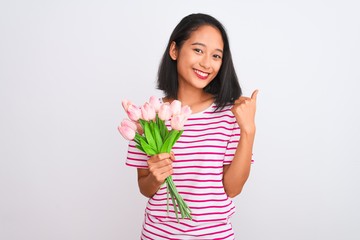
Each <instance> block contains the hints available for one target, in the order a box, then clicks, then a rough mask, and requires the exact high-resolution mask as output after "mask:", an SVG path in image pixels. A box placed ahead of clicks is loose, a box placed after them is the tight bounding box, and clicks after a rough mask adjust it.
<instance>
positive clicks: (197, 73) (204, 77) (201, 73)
mask: <svg viewBox="0 0 360 240" xmlns="http://www.w3.org/2000/svg"><path fill="white" fill-rule="evenodd" d="M194 72H195V74H196V76H198V78H200V79H206V78H207V77H208V76H209V73H206V72H202V71H199V70H197V69H194Z"/></svg>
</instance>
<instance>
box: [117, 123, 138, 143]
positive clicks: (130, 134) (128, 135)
mask: <svg viewBox="0 0 360 240" xmlns="http://www.w3.org/2000/svg"><path fill="white" fill-rule="evenodd" d="M118 130H119V132H120V134H121V135H122V136H123V137H124V138H125V139H127V140H129V141H130V140H133V139H134V138H135V131H134V129H132V128H130V127H128V126H119V127H118Z"/></svg>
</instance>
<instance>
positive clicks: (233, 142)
mask: <svg viewBox="0 0 360 240" xmlns="http://www.w3.org/2000/svg"><path fill="white" fill-rule="evenodd" d="M240 135H241V133H240V128H239V125H238V124H237V123H235V124H234V126H233V130H232V134H231V137H230V139H229V142H228V144H227V146H226V151H225V157H224V163H223V164H224V165H227V164H230V163H231V162H232V160H233V158H234V156H235V151H236V148H237V145H238V143H239V140H240ZM252 156H253V154H252ZM251 163H254V159H253V158H251Z"/></svg>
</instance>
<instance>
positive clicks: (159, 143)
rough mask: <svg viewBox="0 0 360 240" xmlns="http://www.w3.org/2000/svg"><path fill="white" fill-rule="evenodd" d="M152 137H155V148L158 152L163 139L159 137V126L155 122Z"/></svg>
mask: <svg viewBox="0 0 360 240" xmlns="http://www.w3.org/2000/svg"><path fill="white" fill-rule="evenodd" d="M154 138H155V142H156V146H157V149H158V151H159V152H160V150H161V147H162V145H163V140H162V138H161V134H160V129H159V126H158V125H157V124H154Z"/></svg>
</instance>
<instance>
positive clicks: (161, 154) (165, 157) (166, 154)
mask: <svg viewBox="0 0 360 240" xmlns="http://www.w3.org/2000/svg"><path fill="white" fill-rule="evenodd" d="M157 156H158V159H159V161H161V160H164V159H167V158H171V154H169V153H159V154H158V155H157Z"/></svg>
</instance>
